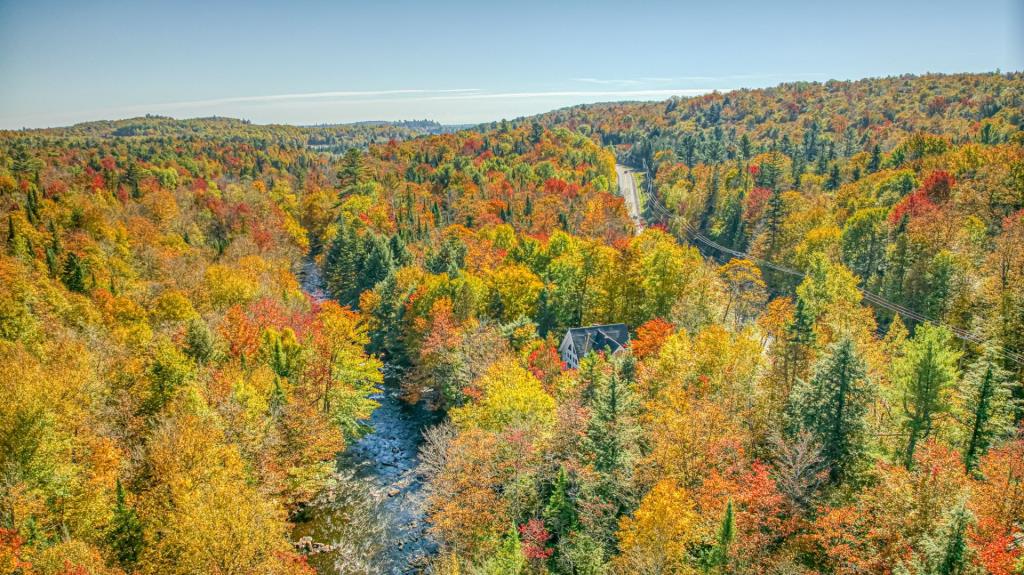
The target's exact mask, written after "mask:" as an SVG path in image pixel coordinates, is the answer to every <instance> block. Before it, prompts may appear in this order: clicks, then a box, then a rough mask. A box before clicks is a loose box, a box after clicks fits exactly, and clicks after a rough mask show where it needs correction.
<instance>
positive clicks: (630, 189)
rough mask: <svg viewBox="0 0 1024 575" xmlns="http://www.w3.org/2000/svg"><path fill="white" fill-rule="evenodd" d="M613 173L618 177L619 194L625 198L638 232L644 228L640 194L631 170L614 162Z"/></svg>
mask: <svg viewBox="0 0 1024 575" xmlns="http://www.w3.org/2000/svg"><path fill="white" fill-rule="evenodd" d="M615 173H616V174H617V175H618V177H619V194H621V195H622V197H623V198H624V199H625V200H626V209H628V210H629V217H631V218H633V222H634V223H635V224H636V233H637V234H639V233H640V232H641V231H642V230H643V229H644V221H643V218H641V217H640V194H638V193H637V191H636V180H635V179H633V170H631V169H629V168H627V167H626V166H623V165H621V164H615Z"/></svg>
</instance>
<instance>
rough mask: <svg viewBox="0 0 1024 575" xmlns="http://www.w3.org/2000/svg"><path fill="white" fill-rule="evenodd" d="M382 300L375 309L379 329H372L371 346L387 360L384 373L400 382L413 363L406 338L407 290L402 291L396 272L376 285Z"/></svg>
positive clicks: (386, 376) (389, 378)
mask: <svg viewBox="0 0 1024 575" xmlns="http://www.w3.org/2000/svg"><path fill="white" fill-rule="evenodd" d="M374 289H375V290H376V292H377V294H378V295H379V296H380V301H379V302H378V303H377V306H376V307H374V309H373V318H374V321H375V322H376V325H377V329H375V330H373V331H372V332H371V333H370V345H369V350H370V352H372V353H375V354H377V355H379V356H380V357H381V359H382V360H383V361H384V362H385V373H384V377H385V378H386V379H387V381H388V383H396V382H398V381H399V380H400V378H401V376H402V374H403V373H404V372H405V370H406V369H407V368H408V367H409V365H410V362H409V356H408V352H407V350H406V348H405V342H404V341H403V338H402V329H403V323H404V315H405V301H406V300H407V299H408V294H407V293H402V292H401V291H400V289H399V286H398V280H397V279H396V278H395V274H394V273H390V274H388V276H387V277H386V278H384V280H383V281H381V282H380V283H379V284H378V285H377V286H376V287H375V288H374Z"/></svg>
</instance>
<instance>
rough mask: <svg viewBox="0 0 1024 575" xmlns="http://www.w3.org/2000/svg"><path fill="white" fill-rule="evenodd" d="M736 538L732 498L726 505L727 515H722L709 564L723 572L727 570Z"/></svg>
mask: <svg viewBox="0 0 1024 575" xmlns="http://www.w3.org/2000/svg"><path fill="white" fill-rule="evenodd" d="M735 538H736V524H735V518H734V517H733V509H732V500H731V499H730V500H729V502H728V503H726V505H725V516H724V517H722V525H721V526H720V527H719V528H718V536H717V538H716V539H715V546H714V547H712V548H711V552H710V555H709V557H708V566H709V567H710V568H712V569H717V570H719V571H721V572H727V569H726V566H727V565H728V564H729V547H731V546H732V542H733V540H734V539H735Z"/></svg>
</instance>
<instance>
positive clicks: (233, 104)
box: [0, 86, 722, 128]
mask: <svg viewBox="0 0 1024 575" xmlns="http://www.w3.org/2000/svg"><path fill="white" fill-rule="evenodd" d="M716 89H718V90H722V88H716ZM711 91H713V89H712V88H650V89H631V88H629V87H624V88H623V89H612V87H611V86H609V88H608V89H596V90H549V91H519V92H517V91H489V90H483V89H480V88H451V89H437V90H428V89H402V90H364V91H333V92H304V93H294V94H271V95H263V96H234V97H224V98H213V99H206V100H188V101H180V102H166V103H163V104H144V105H129V106H122V107H112V108H107V109H103V110H86V111H78V112H67V113H54V114H38V115H34V116H22V117H13V116H9V117H2V116H0V127H2V128H17V127H20V126H26V125H35V126H59V125H68V124H71V123H75V122H81V121H88V120H95V119H113V118H127V117H132V116H138V115H142V114H161V115H169V116H175V117H182V116H184V117H188V116H227V117H237V118H249V119H253V120H256V121H260V122H264V123H266V122H278V123H322V122H335V121H346V122H348V121H358V120H367V119H402V118H434V119H438V120H441V121H448V122H454V123H469V122H476V121H490V120H493V119H496V118H502V117H515V116H520V115H529V114H535V113H541V112H546V111H548V110H551V109H553V108H557V107H563V106H572V105H575V104H589V103H594V102H610V101H616V100H664V99H667V98H669V97H672V96H699V95H702V94H706V93H708V92H711Z"/></svg>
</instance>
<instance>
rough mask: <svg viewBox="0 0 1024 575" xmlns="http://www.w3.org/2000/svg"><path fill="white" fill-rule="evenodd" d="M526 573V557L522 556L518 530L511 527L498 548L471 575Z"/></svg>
mask: <svg viewBox="0 0 1024 575" xmlns="http://www.w3.org/2000/svg"><path fill="white" fill-rule="evenodd" d="M524 572H526V556H525V555H523V546H522V542H521V541H520V540H519V530H518V529H516V528H515V526H514V525H513V526H512V527H510V528H509V530H508V532H506V533H505V536H504V537H503V538H502V539H501V544H500V545H498V548H497V549H496V550H494V552H493V553H492V554H491V555H490V556H489V557H488V558H487V559H486V560H485V561H484V562H483V565H481V566H480V567H479V568H478V569H474V570H473V573H479V574H480V575H520V574H521V573H524Z"/></svg>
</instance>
